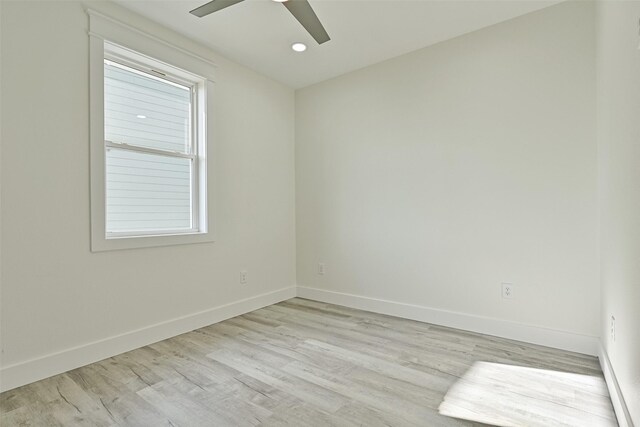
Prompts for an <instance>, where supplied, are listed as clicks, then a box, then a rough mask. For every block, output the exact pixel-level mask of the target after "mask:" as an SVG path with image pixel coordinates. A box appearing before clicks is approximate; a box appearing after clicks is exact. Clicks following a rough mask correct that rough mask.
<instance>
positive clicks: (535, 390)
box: [438, 362, 618, 427]
mask: <svg viewBox="0 0 640 427" xmlns="http://www.w3.org/2000/svg"><path fill="white" fill-rule="evenodd" d="M438 410H439V412H440V413H441V414H442V415H446V416H449V417H454V418H461V419H465V420H470V421H476V422H481V423H486V424H492V425H497V426H545V427H547V426H560V425H562V426H567V425H575V426H580V427H586V426H617V425H618V424H617V423H616V418H615V415H614V412H613V408H612V406H611V401H610V399H609V392H608V391H607V386H606V383H605V382H604V378H602V377H599V376H590V375H580V374H573V373H567V372H560V371H552V370H547V369H535V368H528V367H523V366H513V365H505V364H501V363H488V362H476V363H474V365H473V366H472V367H471V368H470V369H469V370H468V371H467V372H466V373H465V374H464V376H463V377H462V378H460V380H458V382H456V383H455V384H454V385H453V387H451V388H450V389H449V391H448V392H447V394H446V396H445V397H444V400H443V402H442V403H441V404H440V407H439V409H438Z"/></svg>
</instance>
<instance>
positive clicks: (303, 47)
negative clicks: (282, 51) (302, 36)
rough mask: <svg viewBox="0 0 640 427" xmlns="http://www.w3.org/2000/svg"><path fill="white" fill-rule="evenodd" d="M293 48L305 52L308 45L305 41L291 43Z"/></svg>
mask: <svg viewBox="0 0 640 427" xmlns="http://www.w3.org/2000/svg"><path fill="white" fill-rule="evenodd" d="M291 49H293V50H295V51H296V52H304V51H305V50H307V45H306V44H304V43H299V42H298V43H294V44H292V45H291Z"/></svg>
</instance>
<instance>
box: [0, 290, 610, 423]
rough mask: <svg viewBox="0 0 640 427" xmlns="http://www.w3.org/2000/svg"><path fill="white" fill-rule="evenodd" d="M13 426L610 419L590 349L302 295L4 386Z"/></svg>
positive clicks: (3, 408)
mask: <svg viewBox="0 0 640 427" xmlns="http://www.w3.org/2000/svg"><path fill="white" fill-rule="evenodd" d="M0 425H2V427H5V426H58V425H59V426H108V427H111V426H154V427H155V426H176V427H177V426H186V427H190V426H216V427H218V426H293V427H303V426H311V427H317V426H344V427H351V426H367V427H376V426H486V425H510V426H511V425H523V426H524V425H526V426H545V427H546V426H554V425H558V426H559V425H563V426H586V425H594V426H595V425H597V426H615V425H616V423H615V415H614V414H613V410H612V407H611V402H610V399H609V396H608V392H607V389H606V385H605V384H604V381H603V378H602V373H601V371H600V368H599V365H598V361H597V359H596V358H594V357H590V356H586V355H582V354H577V353H571V352H566V351H561V350H556V349H552V348H548V347H542V346H537V345H532V344H527V343H522V342H517V341H512V340H508V339H504V338H498V337H492V336H486V335H482V334H478V333H474V332H468V331H462V330H458V329H451V328H446V327H443V326H438V325H432V324H427V323H422V322H416V321H411V320H406V319H400V318H395V317H392V316H387V315H382V314H376V313H369V312H365V311H361V310H356V309H351V308H347V307H341V306H336V305H332V304H327V303H321V302H317V301H310V300H304V299H300V298H294V299H291V300H288V301H285V302H282V303H279V304H276V305H273V306H269V307H265V308H262V309H260V310H256V311H254V312H251V313H247V314H245V315H242V316H238V317H236V318H233V319H229V320H227V321H224V322H220V323H217V324H214V325H210V326H207V327H204V328H201V329H198V330H195V331H192V332H189V333H186V334H182V335H179V336H177V337H174V338H171V339H168V340H164V341H161V342H158V343H155V344H152V345H150V346H146V347H143V348H140V349H136V350H133V351H130V352H128V353H125V354H121V355H118V356H114V357H111V358H108V359H105V360H102V361H100V362H97V363H94V364H91V365H87V366H84V367H81V368H78V369H74V370H72V371H69V372H67V373H64V374H61V375H56V376H54V377H51V378H47V379H45V380H42V381H38V382H36V383H33V384H29V385H26V386H24V387H20V388H17V389H14V390H10V391H7V392H5V393H2V394H0Z"/></svg>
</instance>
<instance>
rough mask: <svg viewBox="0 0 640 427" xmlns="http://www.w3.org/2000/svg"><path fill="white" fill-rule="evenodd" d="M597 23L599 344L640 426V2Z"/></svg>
mask: <svg viewBox="0 0 640 427" xmlns="http://www.w3.org/2000/svg"><path fill="white" fill-rule="evenodd" d="M597 18H598V144H599V159H600V182H599V187H600V226H601V258H602V342H603V344H604V347H605V350H606V352H607V354H608V356H609V359H610V361H611V365H612V367H613V370H614V372H615V376H616V377H617V380H618V383H619V385H620V389H621V391H622V394H623V396H624V400H625V401H626V403H627V406H628V409H629V413H630V415H631V417H632V419H633V422H634V423H635V425H640V50H639V49H638V47H639V45H640V36H639V35H638V19H640V2H638V1H633V2H632V1H626V2H609V1H605V2H599V7H598V14H597ZM611 316H614V317H615V319H616V322H615V323H616V325H615V335H616V337H615V341H614V340H613V339H612V337H611V333H610V329H609V328H610V319H611Z"/></svg>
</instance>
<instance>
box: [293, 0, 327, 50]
mask: <svg viewBox="0 0 640 427" xmlns="http://www.w3.org/2000/svg"><path fill="white" fill-rule="evenodd" d="M282 4H283V5H284V7H286V8H287V9H288V10H289V12H291V14H292V15H293V16H294V17H295V18H296V19H297V20H298V22H300V23H301V24H302V26H303V27H304V28H305V30H307V32H308V33H309V34H311V37H313V38H314V39H315V40H316V41H317V42H318V44H322V43H324V42H326V41H329V40H331V38H330V37H329V34H327V31H326V30H325V29H324V27H323V26H322V23H320V20H319V19H318V16H317V15H316V13H315V12H314V11H313V8H312V7H311V5H310V4H309V2H308V1H307V0H288V1H285V2H284V3H282Z"/></svg>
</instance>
